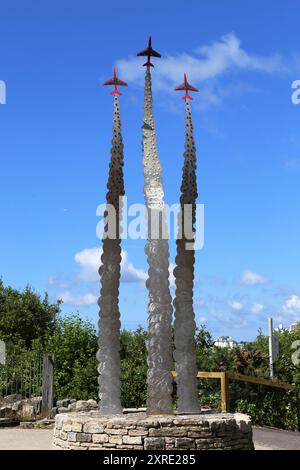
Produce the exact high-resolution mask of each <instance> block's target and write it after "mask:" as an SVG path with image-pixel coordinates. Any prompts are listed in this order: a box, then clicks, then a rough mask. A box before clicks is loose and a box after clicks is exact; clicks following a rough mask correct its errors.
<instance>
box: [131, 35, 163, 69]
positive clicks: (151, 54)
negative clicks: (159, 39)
mask: <svg viewBox="0 0 300 470" xmlns="http://www.w3.org/2000/svg"><path fill="white" fill-rule="evenodd" d="M137 56H146V57H147V62H145V63H144V64H143V67H148V68H149V67H154V65H153V64H151V62H150V57H161V55H160V54H159V53H158V52H156V51H155V50H154V49H152V46H151V36H150V37H149V41H148V47H147V49H145V50H144V51H141V52H138V53H137Z"/></svg>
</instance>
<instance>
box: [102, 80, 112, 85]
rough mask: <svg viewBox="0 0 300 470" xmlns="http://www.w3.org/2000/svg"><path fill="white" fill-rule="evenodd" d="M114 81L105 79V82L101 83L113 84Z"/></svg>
mask: <svg viewBox="0 0 300 470" xmlns="http://www.w3.org/2000/svg"><path fill="white" fill-rule="evenodd" d="M114 84H115V82H114V80H106V82H104V83H103V85H114Z"/></svg>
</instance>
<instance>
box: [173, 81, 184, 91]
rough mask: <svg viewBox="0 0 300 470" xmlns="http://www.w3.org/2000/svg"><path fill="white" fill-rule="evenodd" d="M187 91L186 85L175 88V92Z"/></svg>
mask: <svg viewBox="0 0 300 470" xmlns="http://www.w3.org/2000/svg"><path fill="white" fill-rule="evenodd" d="M185 89H186V86H185V83H183V84H182V85H179V86H177V87H176V88H174V90H175V91H180V90H185Z"/></svg>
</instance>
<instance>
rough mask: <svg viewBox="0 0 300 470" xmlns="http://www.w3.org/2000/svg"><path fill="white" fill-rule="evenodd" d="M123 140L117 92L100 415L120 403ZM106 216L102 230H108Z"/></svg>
mask: <svg viewBox="0 0 300 470" xmlns="http://www.w3.org/2000/svg"><path fill="white" fill-rule="evenodd" d="M123 160H124V156H123V141H122V134H121V119H120V109H119V100H118V95H114V125H113V139H112V148H111V159H110V166H109V177H108V183H107V188H108V192H107V194H106V202H107V204H110V205H112V206H113V207H114V209H115V213H116V237H115V238H113V237H111V238H109V237H105V236H103V254H102V257H101V261H102V266H101V268H100V269H99V274H100V278H101V292H100V298H99V301H98V304H99V307H100V312H99V317H100V318H99V323H98V325H99V350H98V352H97V359H98V361H99V366H98V372H99V378H98V382H99V398H100V404H99V408H100V412H101V414H104V415H105V414H108V415H111V414H119V413H122V411H123V409H122V406H121V382H120V375H121V372H120V312H119V286H120V275H121V240H120V232H121V215H122V214H121V212H122V207H121V206H122V204H121V202H120V197H121V196H124V194H125V191H124V178H123ZM109 223H110V222H109V221H108V219H107V220H106V222H105V228H104V232H105V231H107V230H108V229H109Z"/></svg>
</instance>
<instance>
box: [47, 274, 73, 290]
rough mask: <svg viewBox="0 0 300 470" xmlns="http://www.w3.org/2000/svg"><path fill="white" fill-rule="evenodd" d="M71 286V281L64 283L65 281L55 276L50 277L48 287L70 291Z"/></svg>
mask: <svg viewBox="0 0 300 470" xmlns="http://www.w3.org/2000/svg"><path fill="white" fill-rule="evenodd" d="M70 284H71V283H70V281H64V280H63V279H60V278H59V277H55V276H50V277H49V279H48V285H49V287H52V288H60V289H68V287H70Z"/></svg>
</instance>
